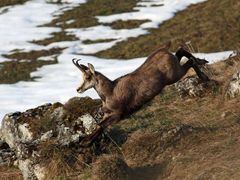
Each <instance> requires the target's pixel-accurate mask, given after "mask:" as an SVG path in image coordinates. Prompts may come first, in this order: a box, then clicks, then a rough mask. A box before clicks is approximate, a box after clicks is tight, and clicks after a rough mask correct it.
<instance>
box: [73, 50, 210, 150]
mask: <svg viewBox="0 0 240 180" xmlns="http://www.w3.org/2000/svg"><path fill="white" fill-rule="evenodd" d="M183 56H185V57H187V58H188V61H187V62H186V63H185V64H183V65H181V64H180V60H181V59H182V57H183ZM72 61H73V63H74V65H76V66H77V67H78V68H79V69H80V71H81V72H82V73H83V82H82V84H81V85H80V86H79V87H78V88H77V92H79V93H83V92H84V91H86V90H88V89H90V88H94V89H95V90H96V91H97V93H98V95H99V96H100V98H101V100H102V109H103V113H104V116H103V119H102V121H101V122H99V123H98V126H97V128H96V130H95V131H94V132H93V133H92V134H91V135H89V136H88V137H86V138H84V139H83V140H82V141H81V142H80V145H81V146H83V147H86V146H89V145H91V144H92V142H93V141H94V139H95V138H96V137H97V136H98V135H99V134H100V133H101V132H102V131H103V129H104V128H106V127H107V126H109V125H111V124H112V123H116V122H118V121H120V120H122V119H123V118H125V117H127V116H129V115H131V114H132V113H133V112H135V111H137V110H139V109H140V108H141V107H142V106H143V105H144V104H145V103H147V102H149V101H150V100H152V99H153V98H154V97H155V96H156V95H158V94H159V93H160V92H161V91H162V89H163V88H164V87H165V86H166V85H170V84H173V83H175V82H177V81H178V80H180V79H181V78H182V77H183V76H184V75H185V74H186V73H187V71H188V70H189V69H190V68H191V67H192V68H193V69H194V70H195V72H196V73H197V75H198V76H199V78H200V79H202V80H203V81H208V80H209V78H208V77H207V76H206V75H205V74H204V73H203V72H201V70H200V69H199V67H198V65H203V64H206V63H208V61H206V60H203V59H199V58H196V57H194V56H193V55H192V54H191V53H189V52H188V51H186V50H185V49H183V48H180V49H179V50H178V51H177V52H176V54H175V55H173V54H172V53H170V52H169V51H168V49H167V48H160V49H158V50H157V51H155V52H153V53H152V54H151V55H150V56H149V57H148V58H147V60H146V61H145V62H144V63H143V64H142V65H141V66H140V67H139V68H137V69H136V70H135V71H133V72H132V73H129V74H126V75H124V76H122V77H119V78H117V79H115V80H114V81H111V80H110V79H108V78H107V77H106V76H104V75H103V74H101V73H100V72H97V71H95V69H94V66H93V65H92V64H90V63H88V67H87V66H85V65H83V64H79V60H76V59H73V60H72Z"/></svg>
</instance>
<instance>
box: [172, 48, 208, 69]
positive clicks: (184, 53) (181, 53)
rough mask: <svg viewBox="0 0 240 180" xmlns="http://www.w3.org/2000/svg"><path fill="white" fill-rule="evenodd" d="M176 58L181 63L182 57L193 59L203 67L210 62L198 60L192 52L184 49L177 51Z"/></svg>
mask: <svg viewBox="0 0 240 180" xmlns="http://www.w3.org/2000/svg"><path fill="white" fill-rule="evenodd" d="M175 56H176V57H177V58H178V60H179V62H180V61H181V59H182V57H183V56H184V57H186V58H188V59H192V60H193V61H195V62H196V64H197V65H203V64H207V63H208V61H206V60H205V59H199V58H196V57H195V56H193V55H192V54H191V53H190V52H188V51H186V50H185V49H183V48H182V47H181V48H179V49H178V50H177V52H176V54H175Z"/></svg>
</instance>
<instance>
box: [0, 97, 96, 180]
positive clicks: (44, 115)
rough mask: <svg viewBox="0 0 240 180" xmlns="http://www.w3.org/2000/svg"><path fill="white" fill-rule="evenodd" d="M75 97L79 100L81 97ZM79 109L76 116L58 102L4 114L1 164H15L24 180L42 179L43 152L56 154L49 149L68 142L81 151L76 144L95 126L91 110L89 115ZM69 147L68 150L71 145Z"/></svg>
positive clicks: (0, 153) (0, 147) (49, 154)
mask: <svg viewBox="0 0 240 180" xmlns="http://www.w3.org/2000/svg"><path fill="white" fill-rule="evenodd" d="M75 99H76V100H75V101H81V98H75ZM85 101H86V99H85V100H84V101H83V100H82V101H81V102H80V103H79V104H81V103H82V102H85ZM91 101H92V102H93V103H94V101H93V100H91ZM77 103H78V102H77ZM74 108H75V107H74ZM76 108H81V107H78V106H76ZM83 109H84V108H83ZM80 110H81V109H80ZM81 112H82V115H81V116H80V117H77V116H76V114H73V113H72V112H69V111H67V110H66V108H65V106H64V105H62V104H60V103H55V104H49V103H48V104H44V105H41V106H38V107H36V108H32V109H29V110H27V111H25V112H22V113H21V112H14V113H10V114H7V115H5V117H4V118H3V120H2V126H1V129H0V165H1V164H8V163H9V162H11V163H12V164H15V165H16V166H18V168H19V169H20V170H21V171H22V174H23V178H24V179H25V180H27V179H40V180H41V179H45V177H46V176H45V175H46V174H45V173H46V172H47V169H46V168H45V167H44V163H40V162H42V161H41V160H42V159H43V158H46V155H47V158H51V153H55V152H54V151H55V150H54V149H53V151H52V152H51V148H58V149H63V148H68V147H69V146H70V145H71V146H74V147H75V152H77V153H78V152H81V147H79V146H78V145H79V141H80V139H81V138H83V137H85V136H87V135H89V134H91V133H92V132H93V131H94V129H95V128H96V126H97V123H96V122H97V120H96V119H95V118H94V117H95V116H96V114H93V113H92V112H93V111H91V113H92V114H91V115H90V113H89V112H85V111H82V110H81ZM96 112H98V110H97V109H96ZM68 150H69V151H71V148H69V149H68ZM45 151H46V152H45ZM49 151H50V153H49ZM48 156H49V157H48ZM47 165H48V164H45V166H47Z"/></svg>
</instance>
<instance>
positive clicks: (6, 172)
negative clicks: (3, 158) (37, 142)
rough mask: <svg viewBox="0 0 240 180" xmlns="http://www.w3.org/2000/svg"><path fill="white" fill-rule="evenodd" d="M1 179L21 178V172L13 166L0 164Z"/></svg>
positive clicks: (15, 179)
mask: <svg viewBox="0 0 240 180" xmlns="http://www.w3.org/2000/svg"><path fill="white" fill-rule="evenodd" d="M0 175H1V176H0V179H1V180H13V179H14V180H23V177H22V173H21V171H20V170H19V169H17V168H15V167H8V166H0Z"/></svg>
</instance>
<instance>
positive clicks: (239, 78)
mask: <svg viewBox="0 0 240 180" xmlns="http://www.w3.org/2000/svg"><path fill="white" fill-rule="evenodd" d="M226 95H227V96H228V97H230V98H234V97H236V96H239V95H240V71H237V72H236V73H234V74H233V76H232V79H231V81H230V83H229V86H228V89H227V92H226Z"/></svg>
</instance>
